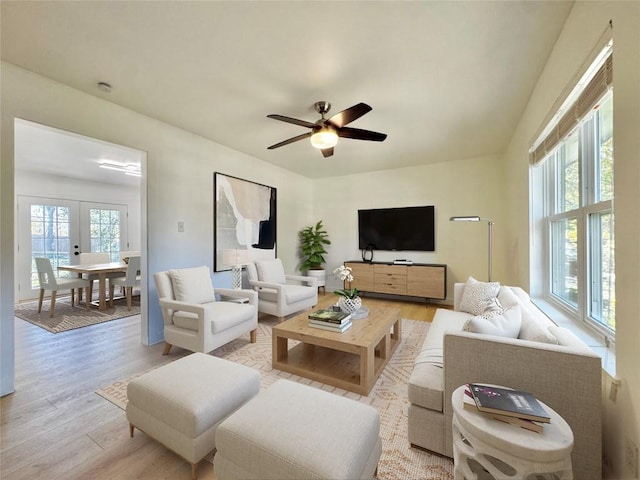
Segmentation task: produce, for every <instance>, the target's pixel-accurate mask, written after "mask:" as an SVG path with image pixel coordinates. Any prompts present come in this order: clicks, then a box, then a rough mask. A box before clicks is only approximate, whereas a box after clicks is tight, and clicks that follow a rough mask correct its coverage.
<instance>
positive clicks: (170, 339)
mask: <svg viewBox="0 0 640 480" xmlns="http://www.w3.org/2000/svg"><path fill="white" fill-rule="evenodd" d="M154 281H155V284H156V289H157V291H158V297H159V298H160V307H161V308H162V316H163V319H164V340H165V342H166V344H165V348H164V351H163V353H162V354H163V355H168V354H169V350H171V347H172V346H173V345H175V346H177V347H181V348H185V349H187V350H191V351H192V352H202V353H208V352H210V351H212V350H214V349H216V348H218V347H220V346H222V345H225V344H227V343H229V342H230V341H231V340H234V339H236V338H238V337H240V336H241V335H244V334H245V333H247V332H250V341H251V343H255V342H256V334H257V328H258V295H257V294H256V292H254V291H252V290H232V289H228V288H216V289H215V290H214V288H213V285H212V283H211V272H210V270H209V267H207V266H202V267H194V268H184V269H179V270H168V271H166V272H158V273H156V274H154ZM216 294H219V295H222V296H224V297H225V298H236V299H240V298H246V299H248V300H249V303H236V302H232V301H216Z"/></svg>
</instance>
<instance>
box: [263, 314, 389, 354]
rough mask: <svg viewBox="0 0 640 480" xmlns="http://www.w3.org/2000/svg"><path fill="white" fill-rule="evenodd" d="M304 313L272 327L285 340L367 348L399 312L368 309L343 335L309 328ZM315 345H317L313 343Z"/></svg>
mask: <svg viewBox="0 0 640 480" xmlns="http://www.w3.org/2000/svg"><path fill="white" fill-rule="evenodd" d="M311 312H312V310H309V311H306V312H304V313H301V314H300V315H297V316H295V317H293V318H290V319H289V320H285V321H284V322H282V323H281V324H279V325H276V326H275V327H273V330H274V331H277V332H279V333H282V334H284V335H282V336H286V337H287V338H290V339H293V340H300V341H302V342H304V341H305V338H307V337H308V336H312V337H314V338H320V339H322V338H324V339H327V340H328V342H329V344H334V343H343V344H350V345H354V346H357V347H367V346H370V345H372V344H373V343H374V342H376V343H377V342H378V341H379V340H380V334H381V332H386V331H388V330H389V328H391V326H392V325H393V324H394V323H395V322H397V321H398V319H399V318H400V310H399V309H398V308H392V307H369V316H368V317H367V318H362V319H360V320H353V321H352V324H353V325H352V327H351V328H350V329H349V330H347V331H346V332H344V333H338V332H331V331H328V330H323V329H321V328H313V327H310V326H309V314H310V313H311ZM314 343H315V344H316V345H317V343H316V342H314Z"/></svg>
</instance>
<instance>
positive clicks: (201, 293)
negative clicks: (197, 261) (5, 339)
mask: <svg viewBox="0 0 640 480" xmlns="http://www.w3.org/2000/svg"><path fill="white" fill-rule="evenodd" d="M169 276H171V284H172V286H173V294H174V296H175V299H176V300H179V301H181V302H186V303H209V302H215V300H216V296H215V292H214V290H213V284H212V283H211V272H210V270H209V267H207V266H206V265H203V266H201V267H193V268H182V269H177V270H169Z"/></svg>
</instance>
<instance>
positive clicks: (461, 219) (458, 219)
mask: <svg viewBox="0 0 640 480" xmlns="http://www.w3.org/2000/svg"><path fill="white" fill-rule="evenodd" d="M449 221H450V222H487V223H488V225H489V282H490V281H491V234H492V232H491V227H493V222H492V221H491V219H489V218H482V217H476V216H466V217H451V218H449Z"/></svg>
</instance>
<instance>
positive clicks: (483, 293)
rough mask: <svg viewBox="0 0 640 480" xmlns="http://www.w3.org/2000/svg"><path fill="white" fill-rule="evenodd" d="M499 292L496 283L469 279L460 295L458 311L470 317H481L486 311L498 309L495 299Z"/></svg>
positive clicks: (498, 286)
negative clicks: (468, 314)
mask: <svg viewBox="0 0 640 480" xmlns="http://www.w3.org/2000/svg"><path fill="white" fill-rule="evenodd" d="M499 290H500V283H498V282H479V281H478V280H476V279H475V278H473V277H469V279H468V280H467V283H466V285H465V287H464V292H463V293H462V300H461V301H460V310H461V311H462V312H467V313H470V314H471V315H482V314H483V313H484V312H485V311H486V310H489V309H494V308H496V307H498V308H499V305H498V304H497V299H496V297H497V296H498V291H499Z"/></svg>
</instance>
